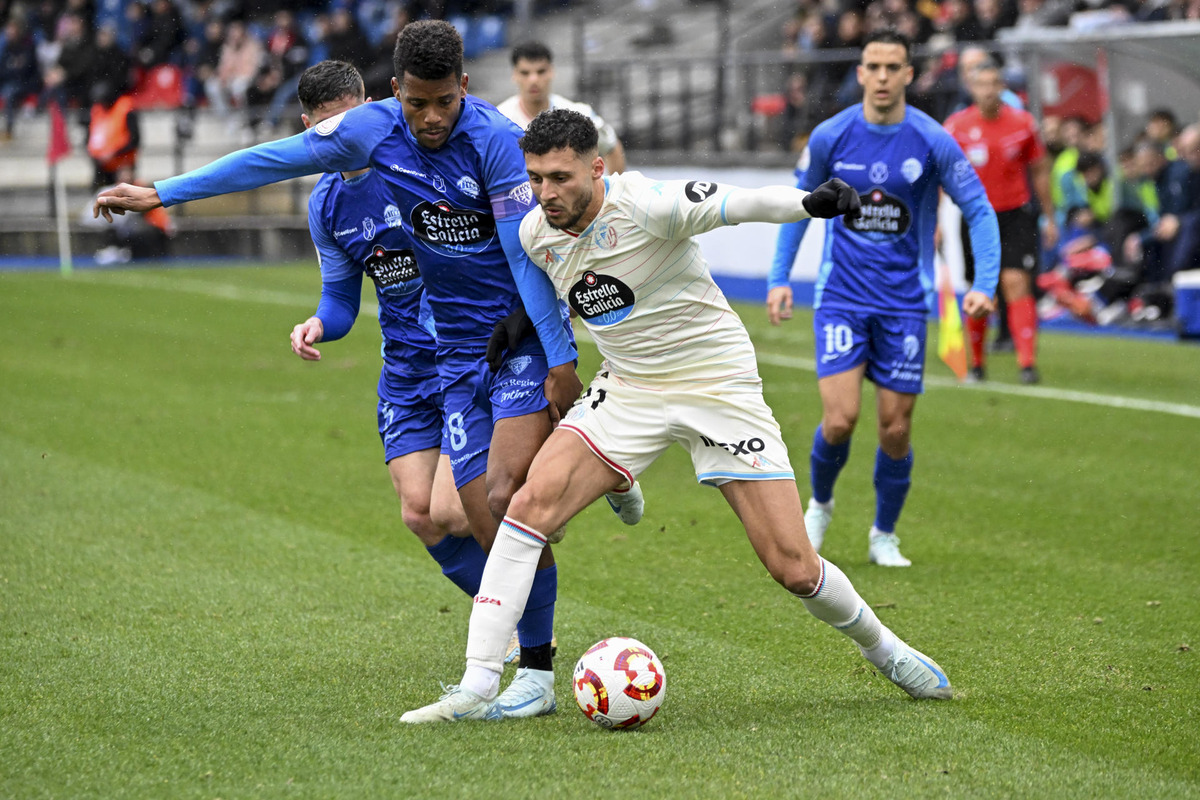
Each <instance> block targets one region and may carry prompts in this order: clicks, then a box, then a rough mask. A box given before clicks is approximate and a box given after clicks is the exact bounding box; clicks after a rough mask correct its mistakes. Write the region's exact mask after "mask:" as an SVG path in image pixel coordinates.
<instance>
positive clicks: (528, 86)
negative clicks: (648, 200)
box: [496, 42, 625, 173]
mask: <svg viewBox="0 0 1200 800" xmlns="http://www.w3.org/2000/svg"><path fill="white" fill-rule="evenodd" d="M511 58H512V67H513V71H512V79H513V83H515V84H516V85H517V93H516V94H514V95H513V96H512V97H509V98H508V99H507V100H505V101H503V102H502V103H500V104H499V105H497V106H496V109H497V110H498V111H499V112H500V113H501V114H503V115H504V116H506V117H508V118H509V119H511V120H512V121H513V122H515V123H517V125H519V126H521V130H525V129H526V128H528V127H529V123H530V122H533V118H534V117H536V116H537V115H538V114H540V113H541V112H543V111H546V110H547V109H551V108H570V109H573V110H575V111H578V112H579V113H581V114H584V115H585V116H587V117H588V118H589V119H591V121H592V122H594V123H595V124H596V132H597V133H598V134H599V137H600V138H599V141H598V145H599V148H600V157H601V158H603V159H604V166H605V168H606V169H608V171H609V172H610V173H615V172H624V171H625V148H624V147H623V146H622V145H621V139H620V138H619V137H618V136H617V131H616V129H615V128H613V126H612V125H610V124H609V123H607V122H605V121H604V120H603V119H602V118H601V117H600V115H599V114H597V113H596V111H595V109H593V108H592V107H591V106H589V105H588V104H587V103H577V102H575V101H574V100H568V99H567V98H565V97H563V96H562V95H561V94H555V93H554V92H552V91H550V87H551V84H552V83H553V81H554V54H553V53H552V52H550V48H549V47H547V46H546V45H545V44H543V43H542V42H522V43H521V44H518V45H517V46H516V47H514V48H513V49H512V54H511Z"/></svg>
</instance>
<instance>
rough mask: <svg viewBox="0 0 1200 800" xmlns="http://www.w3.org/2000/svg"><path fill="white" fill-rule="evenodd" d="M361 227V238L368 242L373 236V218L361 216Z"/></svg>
mask: <svg viewBox="0 0 1200 800" xmlns="http://www.w3.org/2000/svg"><path fill="white" fill-rule="evenodd" d="M362 229H363V239H365V240H366V241H368V242H369V241H371V240H372V239H374V238H375V220H373V219H371V218H370V217H363V221H362Z"/></svg>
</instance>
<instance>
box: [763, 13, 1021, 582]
mask: <svg viewBox="0 0 1200 800" xmlns="http://www.w3.org/2000/svg"><path fill="white" fill-rule="evenodd" d="M857 73H858V82H859V84H861V85H862V87H863V102H862V104H861V105H855V106H851V107H850V108H848V109H846V110H845V111H842V112H841V113H839V114H837V115H836V116H834V117H832V118H831V119H829V120H826V121H825V122H823V123H821V124H820V125H818V126H817V127H816V129H815V130H814V131H813V133H812V137H811V138H810V139H809V143H808V147H807V148H806V149H805V151H804V153H803V154H801V157H800V162H799V164H798V165H797V167H796V175H797V178H798V179H799V182H798V184H797V185H798V186H799V188H801V189H806V190H811V189H813V188H814V187H816V186H817V185H818V184H819V183H821V182H822V181H825V180H828V179H830V178H841V179H842V180H844V181H846V183H848V184H850V185H851V186H853V187H854V188H855V189H857V190H858V193H859V196H860V197H861V198H862V215H861V216H860V217H858V218H857V219H854V220H843V219H833V220H830V221H829V222H828V224H827V226H826V228H825V242H824V252H823V253H822V255H821V263H820V267H819V271H818V277H817V283H816V289H815V292H816V293H815V299H814V303H813V306H814V308H815V313H814V317H813V327H814V333H815V336H816V348H817V352H816V356H817V359H816V360H817V379H818V383H817V385H818V388H819V391H820V394H821V403H822V407H823V414H822V419H821V424H820V425H818V426H817V430H816V433H815V434H814V436H813V449H812V455H811V459H810V464H811V473H810V474H811V481H812V499H811V500H810V502H809V506H808V511H807V513H806V514H805V525H806V527H807V530H808V534H809V538H810V539H811V540H812V542H813V545H814V547H816V548H817V549H818V550H819V549H820V547H821V545H822V543H823V539H824V534H825V530H826V528H827V527H828V526H829V522H830V520H831V518H832V512H833V485H834V482H835V481H836V479H837V476H838V474H839V472H840V471H841V468H842V466H843V465H844V464H845V462H846V459H847V457H848V456H849V453H850V436H851V434H852V433H853V431H854V426H855V424H856V423H857V421H858V415H859V410H860V408H861V404H862V380H863V377H864V376H865V377H866V378H867V379H869V380H871V381H872V382H873V383H874V384H875V387H876V403H877V406H878V419H879V449H878V451H877V452H876V456H875V479H874V483H875V490H876V516H875V524H874V525H873V526H872V528H871V531H870V534H869V549H868V555H869V558H870V560H871V561H872V562H873V563H876V564H880V565H883V566H893V567H906V566H908V565H909V564H910V563H911V562H910V561H909V560H908V559H907V558H905V557H904V556H903V555H901V553H900V550H899V539H898V538H897V537H896V534H895V526H896V521H897V519H898V518H899V516H900V511H901V509H902V508H903V505H904V501H905V498H906V497H907V495H908V490H909V486H910V484H911V475H912V464H913V455H912V448H911V446H910V436H909V432H910V428H911V425H912V415H913V408H914V406H915V404H916V397H917V395H918V394H920V393H921V391H922V382H923V377H924V364H925V330H926V317H927V315H928V313H929V311H930V310H931V309H932V300H933V296H934V274H933V258H934V232H935V230H936V227H937V207H938V200H939V191H938V190H939V188H941V189H944V190H945V191H946V193H947V194H948V195H949V196H950V198H951V199H952V200H953V201H954V202H955V203H956V204H957V205H958V206H959V208H961V209H962V211H963V216H964V218H965V219H966V221H967V226H968V230H969V232H970V237H971V244H972V247H973V250H974V252H975V253H976V258H977V269H976V274H975V283H974V285H973V286H972V287H971V291H969V292H968V293H967V295H966V297H965V298H964V300H963V306H964V310H965V311H966V312H967V313H968V314H969V315H971V316H979V315H986V313H988V312H989V311H990V310H991V298H992V295H993V294H994V292H995V290H996V281H997V278H998V276H999V234H998V228H997V223H996V214H995V212H994V211H993V210H992V208H991V206H990V205H989V204H988V200H987V195H986V193H985V192H984V188H983V185H982V184H981V183H980V182H979V179H978V177H977V176H976V174H975V170H974V169H973V168H972V167H971V164H970V162H968V161H967V159H966V157H965V156H964V155H963V152H962V150H961V149H960V148H959V146H958V144H957V143H955V141H954V139H953V138H951V137H950V135H949V134H947V133H946V132H945V130H943V129H942V127H941V125H939V124H938V123H937V122H935V121H934V120H933V119H932V118H931V117H929V116H928V115H926V114H924V113H922V112H921V111H918V110H917V109H915V108H910V107H908V105H907V104H906V102H905V91H906V87H907V86H908V84H909V83H910V82H911V81H912V75H913V68H912V65H911V62H910V61H909V46H908V41H907V39H905V38H904V37H903V36H902V35H900V34H898V33H896V32H895V31H880V32H877V33H875V34H872V35H871V36H869V37H868V38H867V40H866V43H865V45H864V46H863V51H862V59H861V62H860V64H859V65H858V68H857ZM807 225H808V221H807V220H803V221H800V222H797V223H793V224H791V225H785V226H784V227H783V229H781V231H780V234H779V240H778V244H777V246H776V251H775V258H774V261H773V263H772V265H771V271H770V276H769V279H768V296H767V313H768V317H769V318H770V320H771V322H772V323H774V324H778V323H779V321H780V319H785V318H787V317H789V316H790V312H791V302H792V298H791V288H790V285H789V283H788V273H789V271H790V270H791V267H792V263H793V261H795V258H796V252H797V250H798V249H799V245H800V239H801V238H802V237H803V235H804V232H805V230H806V229H807Z"/></svg>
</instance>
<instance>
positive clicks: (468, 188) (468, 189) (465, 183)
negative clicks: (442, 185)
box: [454, 175, 479, 197]
mask: <svg viewBox="0 0 1200 800" xmlns="http://www.w3.org/2000/svg"><path fill="white" fill-rule="evenodd" d="M454 185H455V186H457V187H458V190H459V191H460V192H462V193H463V194H465V195H468V196H470V197H479V184H478V183H476V182H475V181H474V180H473V179H472V178H471V176H469V175H463V176H462V177H461V178H459V179H458V183H456V184H454Z"/></svg>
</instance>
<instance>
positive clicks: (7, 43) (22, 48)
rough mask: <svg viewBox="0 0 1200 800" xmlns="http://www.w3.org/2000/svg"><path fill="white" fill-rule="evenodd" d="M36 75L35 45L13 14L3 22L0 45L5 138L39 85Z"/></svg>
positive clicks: (21, 22)
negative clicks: (23, 105)
mask: <svg viewBox="0 0 1200 800" xmlns="http://www.w3.org/2000/svg"><path fill="white" fill-rule="evenodd" d="M41 85H42V81H41V76H40V75H39V74H38V62H37V45H36V44H35V43H34V40H33V33H32V32H30V30H29V28H28V27H26V25H25V20H24V18H23V17H22V16H21V15H20V14H19V13H16V14H12V15H10V16H9V18H8V22H7V23H5V25H4V43H3V45H0V100H3V101H4V132H3V134H2V137H3V140H4V141H9V140H11V139H12V136H13V127H14V125H15V124H16V121H17V113H18V112H19V111H20V110H21V105H22V104H23V103H24V102H25V100H26V99H27V98H29V97H31V96H33V95H36V94H37V93H38V90H39V89H40V88H41Z"/></svg>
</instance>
